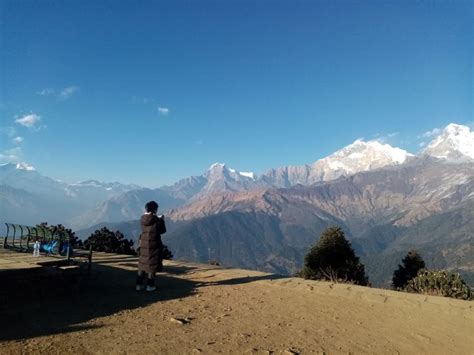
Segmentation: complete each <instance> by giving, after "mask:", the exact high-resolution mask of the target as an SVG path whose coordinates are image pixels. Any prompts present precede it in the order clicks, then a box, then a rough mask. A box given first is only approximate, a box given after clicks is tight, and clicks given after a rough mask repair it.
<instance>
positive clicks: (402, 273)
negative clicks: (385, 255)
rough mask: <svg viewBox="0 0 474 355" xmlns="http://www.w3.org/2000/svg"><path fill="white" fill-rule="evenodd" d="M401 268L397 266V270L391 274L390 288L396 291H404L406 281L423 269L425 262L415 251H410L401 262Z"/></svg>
mask: <svg viewBox="0 0 474 355" xmlns="http://www.w3.org/2000/svg"><path fill="white" fill-rule="evenodd" d="M402 263H403V266H402V265H400V264H399V265H398V269H397V270H395V271H394V272H393V277H392V287H393V288H394V289H396V290H399V289H404V288H405V287H406V286H407V284H408V281H410V280H412V279H413V278H414V277H416V275H417V274H418V271H419V270H421V269H424V268H425V262H424V260H423V258H422V257H421V255H420V254H418V252H417V251H416V250H413V249H412V250H410V251H409V252H408V254H407V255H406V256H405V257H404V258H403V260H402Z"/></svg>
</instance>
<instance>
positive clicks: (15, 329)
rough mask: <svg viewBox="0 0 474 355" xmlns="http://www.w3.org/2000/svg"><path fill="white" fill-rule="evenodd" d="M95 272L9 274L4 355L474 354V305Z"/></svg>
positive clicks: (191, 272) (272, 280)
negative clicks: (143, 287)
mask: <svg viewBox="0 0 474 355" xmlns="http://www.w3.org/2000/svg"><path fill="white" fill-rule="evenodd" d="M96 260H97V262H98V264H95V265H93V271H92V274H91V276H90V278H85V277H84V275H79V276H77V277H76V276H75V275H72V274H64V275H57V274H56V273H52V274H51V273H50V272H48V271H47V270H43V269H35V270H26V271H25V270H23V271H22V272H21V273H17V274H14V275H13V274H11V273H10V274H8V275H7V273H3V274H2V273H1V272H0V278H3V280H1V282H2V288H3V290H0V301H1V303H0V353H1V354H20V353H26V354H28V353H52V354H64V353H74V354H89V353H90V354H96V353H98V354H124V353H130V354H147V353H168V354H182V353H204V354H206V353H248V354H252V353H254V354H269V353H275V354H280V353H283V354H291V353H326V354H338V353H341V354H348V353H354V354H357V353H370V354H398V353H401V354H474V307H473V306H474V302H466V301H458V300H452V299H447V298H440V297H427V296H422V295H412V294H405V293H399V292H392V291H387V290H380V289H370V288H365V287H358V286H349V285H342V284H336V285H333V284H330V283H326V282H315V281H304V280H302V279H297V278H278V277H277V276H275V275H269V274H264V273H260V272H255V271H248V270H238V269H225V268H219V267H213V266H208V265H198V264H190V263H180V262H168V263H167V264H166V266H165V269H166V270H165V271H166V272H165V273H162V274H160V276H159V277H158V285H159V290H158V292H154V293H145V292H141V293H137V292H135V290H134V279H135V270H136V269H135V265H136V259H134V258H131V257H125V256H118V255H106V254H102V255H100V254H99V255H97V256H96ZM5 275H7V276H5ZM5 280H6V281H7V284H8V286H7V287H5V288H4V287H3V285H5V283H4V281H5Z"/></svg>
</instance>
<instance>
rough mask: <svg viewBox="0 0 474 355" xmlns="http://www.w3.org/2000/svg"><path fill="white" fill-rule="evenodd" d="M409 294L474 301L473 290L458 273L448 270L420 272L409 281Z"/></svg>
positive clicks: (407, 288) (424, 270)
mask: <svg viewBox="0 0 474 355" xmlns="http://www.w3.org/2000/svg"><path fill="white" fill-rule="evenodd" d="M406 290H407V291H408V292H416V293H423V294H427V295H434V296H444V297H452V298H458V299H462V300H473V299H474V294H473V291H472V289H471V288H470V287H469V286H468V285H467V284H466V283H465V282H464V280H463V279H462V277H461V276H460V275H459V274H458V273H452V272H449V271H446V270H426V269H423V270H420V271H419V272H418V275H417V276H416V277H415V278H414V279H412V280H410V281H408V285H407V287H406Z"/></svg>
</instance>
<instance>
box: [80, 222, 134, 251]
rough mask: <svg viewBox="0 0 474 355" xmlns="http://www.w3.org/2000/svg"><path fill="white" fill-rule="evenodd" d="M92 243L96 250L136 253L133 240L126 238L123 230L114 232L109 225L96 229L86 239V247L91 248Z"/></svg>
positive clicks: (93, 248)
mask: <svg viewBox="0 0 474 355" xmlns="http://www.w3.org/2000/svg"><path fill="white" fill-rule="evenodd" d="M90 245H92V250H94V251H103V252H106V253H118V254H126V255H135V254H136V252H135V250H134V249H133V241H132V240H128V239H126V238H125V236H124V235H123V233H122V232H120V231H115V232H112V231H111V230H109V229H108V228H107V227H103V228H102V229H100V230H96V231H95V232H94V233H92V234H91V235H90V237H89V238H87V239H86V240H85V241H84V247H86V248H89V246H90Z"/></svg>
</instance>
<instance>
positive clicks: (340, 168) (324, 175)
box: [261, 139, 413, 187]
mask: <svg viewBox="0 0 474 355" xmlns="http://www.w3.org/2000/svg"><path fill="white" fill-rule="evenodd" d="M412 157H413V155H412V154H410V153H408V152H407V151H405V150H403V149H400V148H394V147H392V146H390V145H388V144H383V143H380V142H378V141H368V142H366V141H364V140H362V139H357V140H356V141H355V142H354V143H352V144H350V145H348V146H347V147H344V148H342V149H340V150H338V151H336V152H335V153H333V154H331V155H329V156H328V157H326V158H323V159H320V160H317V161H316V162H314V163H313V164H311V165H303V166H288V167H281V168H278V169H272V170H270V171H268V172H267V173H266V174H264V175H263V176H262V177H261V179H262V181H265V182H267V183H269V184H270V185H275V186H279V187H290V186H293V185H296V184H302V185H311V184H314V183H316V182H320V181H328V180H333V179H337V178H338V177H341V176H347V175H353V174H356V173H358V172H362V171H368V170H373V169H377V168H382V167H384V166H389V165H399V164H403V163H405V162H406V161H407V160H408V159H410V158H412Z"/></svg>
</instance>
